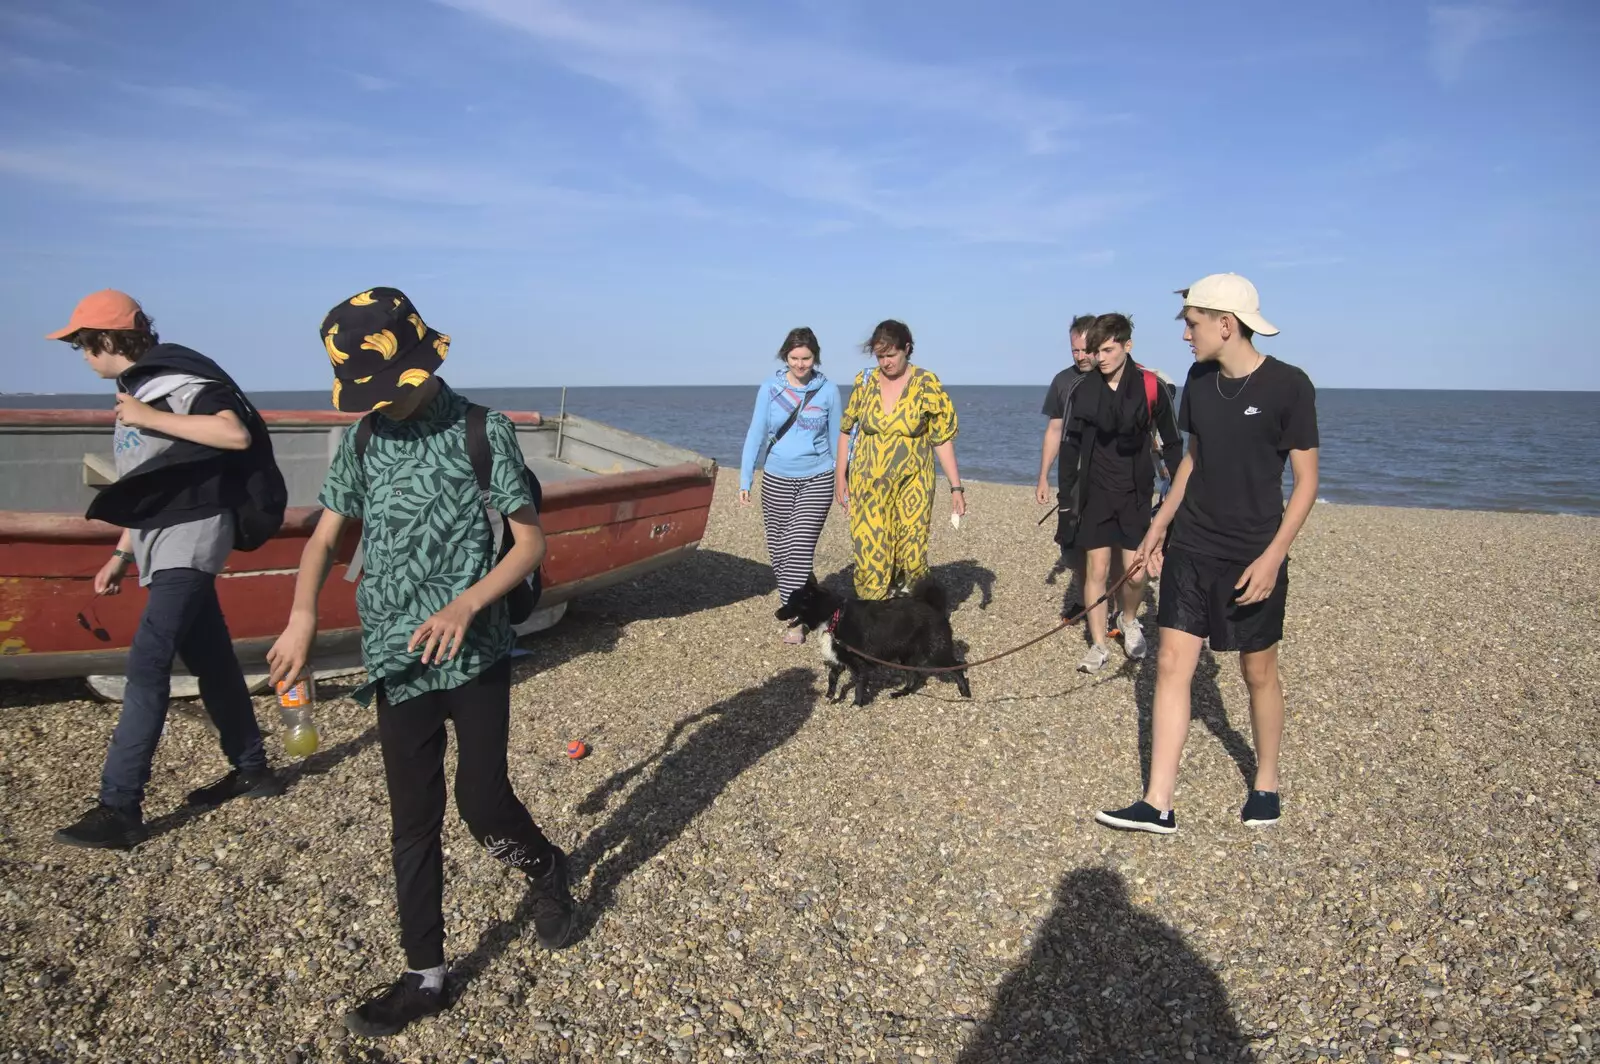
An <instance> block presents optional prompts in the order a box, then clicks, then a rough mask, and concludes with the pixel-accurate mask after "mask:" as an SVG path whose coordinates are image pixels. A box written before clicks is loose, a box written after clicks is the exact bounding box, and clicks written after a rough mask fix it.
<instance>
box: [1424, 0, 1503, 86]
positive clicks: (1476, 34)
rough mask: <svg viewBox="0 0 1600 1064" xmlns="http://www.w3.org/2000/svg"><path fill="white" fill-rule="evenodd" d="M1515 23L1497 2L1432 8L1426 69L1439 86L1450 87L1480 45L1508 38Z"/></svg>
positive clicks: (1477, 1)
mask: <svg viewBox="0 0 1600 1064" xmlns="http://www.w3.org/2000/svg"><path fill="white" fill-rule="evenodd" d="M1516 25H1517V19H1516V15H1515V13H1514V12H1513V11H1512V9H1511V7H1510V6H1509V5H1508V4H1507V3H1504V2H1500V0H1476V2H1468V3H1455V4H1432V5H1430V6H1429V8H1428V65H1429V67H1430V69H1432V71H1433V75H1434V77H1436V78H1438V79H1439V81H1440V82H1441V83H1442V84H1445V85H1454V84H1456V83H1457V82H1459V81H1460V80H1461V78H1462V76H1463V75H1465V73H1466V71H1467V67H1468V65H1469V64H1470V63H1471V61H1472V58H1473V55H1474V54H1475V53H1476V52H1478V51H1479V50H1480V49H1481V48H1482V47H1483V46H1484V45H1487V44H1491V43H1493V42H1494V41H1496V40H1498V39H1500V38H1502V37H1505V36H1507V35H1509V34H1510V33H1511V32H1513V30H1514V29H1515V28H1516Z"/></svg>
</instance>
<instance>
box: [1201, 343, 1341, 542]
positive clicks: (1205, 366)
mask: <svg viewBox="0 0 1600 1064" xmlns="http://www.w3.org/2000/svg"><path fill="white" fill-rule="evenodd" d="M1178 428H1180V429H1182V430H1183V431H1184V432H1187V433H1189V434H1190V438H1191V439H1192V440H1193V441H1194V446H1195V461H1194V470H1193V472H1191V473H1190V474H1189V485H1188V487H1187V489H1185V491H1184V494H1183V504H1182V505H1181V506H1180V507H1179V508H1178V516H1177V518H1176V520H1174V521H1173V524H1172V545H1173V546H1175V547H1180V548H1182V549H1184V550H1189V551H1193V552H1194V553H1196V554H1202V555H1205V556H1207V557H1211V558H1219V559H1221V560H1223V561H1230V562H1240V563H1244V564H1248V563H1250V562H1253V561H1255V560H1256V559H1257V558H1259V557H1260V556H1261V552H1262V551H1264V550H1266V549H1267V546H1268V545H1269V544H1271V542H1272V537H1273V536H1276V535H1277V534H1278V527H1279V526H1280V525H1281V524H1282V523H1283V466H1284V462H1285V461H1286V460H1287V459H1288V457H1289V452H1290V451H1309V450H1311V449H1313V448H1315V447H1317V446H1318V442H1317V392H1316V389H1315V388H1314V387H1312V384H1311V378H1309V377H1307V376H1306V375H1305V373H1304V372H1303V371H1302V370H1300V369H1298V368H1297V367H1295V366H1291V365H1289V364H1288V363H1287V362H1280V361H1278V360H1277V359H1275V358H1273V357H1271V356H1270V355H1269V356H1267V357H1266V359H1265V361H1263V362H1262V363H1261V365H1260V366H1259V367H1257V369H1256V371H1255V372H1254V373H1253V374H1251V375H1250V376H1249V378H1248V379H1246V378H1232V377H1223V376H1221V367H1220V366H1219V365H1218V364H1217V363H1215V362H1196V363H1195V364H1194V366H1193V367H1191V368H1190V370H1189V377H1188V379H1187V380H1185V381H1184V384H1183V402H1182V404H1181V405H1180V406H1179V408H1178Z"/></svg>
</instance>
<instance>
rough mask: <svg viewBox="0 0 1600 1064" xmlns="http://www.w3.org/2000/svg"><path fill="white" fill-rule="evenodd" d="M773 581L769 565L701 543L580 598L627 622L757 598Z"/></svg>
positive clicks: (601, 613)
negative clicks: (676, 557) (659, 566)
mask: <svg viewBox="0 0 1600 1064" xmlns="http://www.w3.org/2000/svg"><path fill="white" fill-rule="evenodd" d="M775 586H776V585H775V584H774V582H773V577H772V567H771V566H769V565H766V564H764V563H762V562H758V561H753V560H751V559H750V558H744V557H741V556H739V555H737V554H728V553H725V552H723V551H719V550H704V549H701V550H697V551H695V552H693V553H692V554H689V555H688V556H686V557H685V558H684V559H683V560H682V561H680V562H678V563H676V564H674V565H670V566H668V567H666V568H664V569H659V570H657V571H656V572H654V573H650V574H649V575H647V576H644V577H641V578H640V579H638V580H631V581H629V582H627V583H625V584H619V585H617V586H616V587H609V588H606V589H604V590H602V591H597V592H595V593H594V594H592V595H589V596H587V597H585V598H584V599H583V607H584V611H585V612H586V613H591V614H596V615H598V616H600V617H602V618H605V619H607V620H612V621H616V622H620V623H623V624H626V623H628V622H630V621H653V620H661V619H664V618H669V617H686V616H688V615H689V614H692V613H700V612H703V611H705V610H715V609H721V608H722V607H724V606H732V605H733V604H735V603H738V602H743V601H745V600H746V599H752V598H759V597H760V596H762V595H765V594H767V593H769V592H770V591H772V589H773V588H774V587H775ZM557 627H560V626H559V625H558V626H557Z"/></svg>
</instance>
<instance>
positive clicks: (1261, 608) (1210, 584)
mask: <svg viewBox="0 0 1600 1064" xmlns="http://www.w3.org/2000/svg"><path fill="white" fill-rule="evenodd" d="M1248 568H1249V566H1248V565H1243V564H1240V563H1239V562H1225V561H1221V560H1220V559H1217V558H1208V557H1206V556H1204V555H1201V554H1191V553H1190V552H1188V551H1186V550H1183V549H1181V548H1178V549H1169V550H1168V551H1167V553H1166V558H1165V560H1164V561H1163V562H1162V563H1161V603H1160V605H1159V606H1157V608H1156V624H1157V625H1158V626H1160V627H1162V628H1176V629H1177V630H1178V631H1180V632H1188V633H1189V634H1190V635H1197V636H1199V637H1201V638H1202V639H1209V640H1210V641H1211V649H1212V650H1240V651H1244V652H1246V653H1249V652H1252V651H1257V650H1266V649H1268V648H1269V647H1272V646H1275V645H1276V644H1277V643H1278V641H1279V640H1281V639H1282V638H1283V610H1284V606H1285V605H1286V604H1287V603H1288V601H1289V559H1287V558H1285V559H1284V560H1283V565H1282V567H1281V568H1279V570H1278V582H1277V584H1275V585H1274V586H1273V588H1272V594H1270V595H1268V596H1267V597H1266V598H1265V599H1264V600H1263V601H1261V602H1257V603H1256V604H1255V605H1253V606H1238V605H1235V604H1234V599H1235V597H1237V593H1236V592H1235V591H1234V587H1233V586H1234V585H1235V584H1237V583H1238V582H1239V577H1240V576H1242V575H1243V574H1244V571H1245V570H1246V569H1248Z"/></svg>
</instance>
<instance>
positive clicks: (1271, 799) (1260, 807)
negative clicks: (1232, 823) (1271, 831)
mask: <svg viewBox="0 0 1600 1064" xmlns="http://www.w3.org/2000/svg"><path fill="white" fill-rule="evenodd" d="M1278 813H1279V811H1278V792H1277V791H1251V792H1250V797H1249V798H1246V799H1245V803H1244V808H1243V809H1242V810H1240V811H1239V819H1240V820H1243V821H1244V824H1245V827H1249V828H1262V827H1266V826H1267V825H1268V824H1276V823H1277V822H1278Z"/></svg>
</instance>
